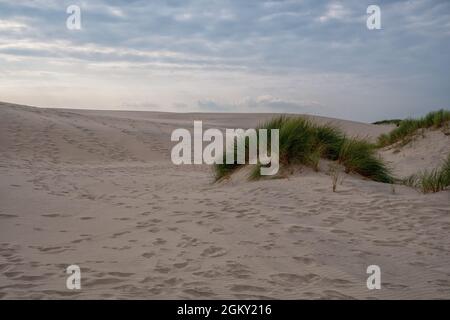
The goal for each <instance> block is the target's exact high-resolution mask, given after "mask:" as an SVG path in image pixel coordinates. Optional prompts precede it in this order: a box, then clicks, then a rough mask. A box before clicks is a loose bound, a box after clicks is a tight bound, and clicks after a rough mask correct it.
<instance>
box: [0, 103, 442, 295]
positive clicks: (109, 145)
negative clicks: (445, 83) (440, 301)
mask: <svg viewBox="0 0 450 320" xmlns="http://www.w3.org/2000/svg"><path fill="white" fill-rule="evenodd" d="M273 116H274V115H273V114H226V113H224V114H219V113H184V114H181V113H164V112H138V111H94V110H72V109H45V108H34V107H28V106H19V105H13V104H8V103H0V256H1V257H2V259H1V260H0V271H1V273H2V277H0V298H4V299H12V298H47V299H48V298H143V299H162V298H187V299H199V298H200V299H202V298H212V299H215V298H235V299H246V298H256V299H258V298H285V299H310V298H338V299H343V298H358V299H366V298H388V299H390V298H397V299H398V298H449V292H450V241H449V231H450V191H448V190H447V191H442V192H438V193H431V194H422V193H419V192H418V191H416V190H415V189H413V188H410V187H407V186H403V185H398V184H394V185H391V184H386V183H379V182H374V181H370V180H367V179H364V178H362V177H361V176H359V175H356V174H343V173H341V174H340V176H339V177H338V179H337V181H338V182H337V185H336V192H333V191H332V181H333V177H332V176H331V175H330V172H329V170H328V169H326V168H325V166H326V165H327V162H326V161H324V162H323V163H322V162H321V165H320V167H319V170H318V172H315V171H314V170H312V169H310V168H308V167H300V168H298V170H297V171H296V172H294V173H293V174H292V175H289V176H287V177H285V178H282V179H269V180H259V181H247V180H246V179H240V177H239V174H240V173H239V172H237V173H236V175H235V176H234V177H233V178H231V179H229V180H227V181H224V182H220V183H215V182H214V173H213V169H212V168H211V166H206V165H181V166H175V165H173V164H172V163H171V161H170V150H171V147H172V143H171V142H170V134H171V132H172V131H173V130H174V129H176V128H181V127H183V128H187V129H190V130H191V129H192V125H193V121H194V120H202V121H203V125H204V127H205V128H208V127H217V128H221V129H224V128H252V127H253V128H254V127H256V126H257V125H258V124H260V123H262V122H264V121H267V120H269V119H271V118H272V117H273ZM307 117H308V118H309V119H310V120H311V121H313V122H315V123H320V124H327V123H331V124H332V125H334V126H337V127H338V128H340V129H341V130H342V131H344V132H345V133H346V134H347V135H349V136H358V137H361V138H367V139H369V140H370V141H372V142H376V141H377V138H378V137H379V136H380V135H381V134H386V133H388V132H390V131H391V130H392V129H393V128H395V127H396V126H395V125H394V124H388V125H373V124H365V123H359V122H353V121H346V120H338V119H330V118H324V117H316V116H307ZM448 153H450V136H449V135H447V134H446V133H444V132H443V131H441V130H431V129H430V130H426V131H424V132H423V134H421V135H419V136H417V137H416V138H415V139H413V140H412V141H410V142H409V143H407V144H405V145H403V146H398V145H397V146H388V147H385V148H383V149H381V150H380V152H379V155H380V157H382V159H384V160H385V161H386V162H387V163H388V165H389V166H390V167H391V168H392V170H393V173H394V174H395V175H396V176H398V177H407V176H408V175H410V174H413V173H416V172H418V171H419V170H422V169H425V168H429V167H436V166H439V165H440V164H441V163H442V161H444V160H445V157H446V156H447V155H448ZM241 174H243V173H241ZM71 264H77V265H79V266H80V268H81V274H82V279H81V286H82V289H81V290H79V291H77V290H74V291H71V290H68V289H66V287H65V283H66V276H67V275H66V273H65V268H66V267H67V266H69V265H71ZM371 264H376V265H379V266H380V268H381V273H382V289H381V290H368V289H367V287H366V280H367V277H368V274H366V268H367V267H368V266H369V265H371Z"/></svg>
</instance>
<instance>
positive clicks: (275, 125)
mask: <svg viewBox="0 0 450 320" xmlns="http://www.w3.org/2000/svg"><path fill="white" fill-rule="evenodd" d="M258 129H268V136H269V137H268V141H270V129H279V130H280V131H279V137H280V140H279V143H280V145H279V147H280V148H279V150H280V154H279V158H280V168H282V167H283V166H289V165H306V166H309V167H311V168H313V169H314V170H316V171H318V170H319V162H320V159H328V160H332V161H338V162H339V163H341V164H343V165H344V166H345V168H346V171H347V172H355V173H358V174H360V175H362V176H365V177H367V178H369V179H372V180H375V181H379V182H386V183H392V182H393V178H392V176H391V174H390V171H389V169H388V168H387V166H386V165H385V164H384V162H383V161H382V160H381V159H380V158H379V157H377V155H376V149H375V146H374V145H373V144H370V143H369V142H367V141H364V140H358V139H350V138H347V137H345V135H344V134H343V133H342V132H341V131H340V130H339V129H337V128H334V127H332V126H330V125H316V124H313V123H312V122H311V121H309V120H307V119H305V118H302V117H289V118H288V117H285V116H280V117H276V118H273V119H271V120H269V121H267V122H266V123H264V124H262V125H261V126H259V127H258ZM269 150H270V146H269ZM235 152H236V151H235ZM239 166H240V165H238V164H230V165H227V164H217V165H216V166H215V168H216V178H217V179H220V178H222V177H224V176H227V175H229V174H230V173H232V172H233V171H234V170H235V169H237V168H238V167H239ZM259 168H260V167H259V165H258V166H255V168H254V170H252V172H251V176H250V178H251V179H257V178H259Z"/></svg>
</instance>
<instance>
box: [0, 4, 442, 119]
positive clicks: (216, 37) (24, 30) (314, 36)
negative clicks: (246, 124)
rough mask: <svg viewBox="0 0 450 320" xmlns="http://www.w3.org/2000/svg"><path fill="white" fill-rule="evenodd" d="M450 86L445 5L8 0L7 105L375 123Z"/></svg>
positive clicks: (407, 112) (0, 8) (412, 111)
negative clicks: (373, 21) (370, 22)
mask: <svg viewBox="0 0 450 320" xmlns="http://www.w3.org/2000/svg"><path fill="white" fill-rule="evenodd" d="M371 4H375V5H378V6H379V8H380V10H381V29H379V30H369V29H368V28H367V26H366V20H367V18H368V16H369V14H367V12H366V10H367V7H368V6H369V5H371ZM70 5H77V6H79V7H80V9H81V29H80V30H70V29H68V28H67V27H66V20H67V18H68V17H69V16H70V14H68V13H67V12H66V9H67V7H68V6H70ZM449 80H450V1H448V0H443V1H437V0H435V1H434V0H414V1H394V0H389V1H386V0H371V1H364V0H348V1H321V0H285V1H281V0H279V1H278V0H270V1H263V0H223V1H219V0H207V1H203V0H197V1H193V0H166V1H159V0H152V1H140V0H139V1H133V0H131V1H130V0H127V1H125V0H124V1H119V0H110V1H105V0H95V1H94V0H89V1H75V0H72V1H65V0H34V1H33V0H23V1H22V0H15V1H10V0H0V101H7V102H13V103H20V104H27V105H34V106H40V107H55V108H87V109H118V110H150V111H156V110H157V111H170V112H196V111H200V112H288V113H308V114H316V115H322V116H330V117H338V118H343V119H351V120H358V121H366V122H368V121H375V120H380V119H389V118H405V117H409V116H419V115H423V114H425V113H427V112H428V111H431V110H437V109H440V108H445V109H450V81H449Z"/></svg>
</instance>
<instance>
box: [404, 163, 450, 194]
mask: <svg viewBox="0 0 450 320" xmlns="http://www.w3.org/2000/svg"><path fill="white" fill-rule="evenodd" d="M403 183H404V184H406V185H408V186H411V187H414V188H418V189H419V190H421V191H422V192H423V193H430V192H439V191H442V190H445V189H447V188H448V187H449V186H450V154H449V155H448V157H447V159H446V160H445V162H444V163H443V165H442V166H441V167H439V168H435V169H432V170H425V171H422V172H419V173H418V174H414V175H411V176H409V177H408V178H406V179H405V180H404V181H403Z"/></svg>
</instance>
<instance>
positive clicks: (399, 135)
mask: <svg viewBox="0 0 450 320" xmlns="http://www.w3.org/2000/svg"><path fill="white" fill-rule="evenodd" d="M449 122H450V111H449V110H443V109H441V110H438V111H432V112H430V113H428V114H427V115H426V116H424V117H422V118H419V119H405V120H402V121H400V122H399V123H398V126H397V128H395V129H394V130H392V131H391V132H389V133H387V134H382V135H381V136H379V137H378V146H379V147H385V146H388V145H391V144H394V143H396V142H399V141H402V142H403V143H404V144H406V143H407V142H408V141H409V140H410V138H411V137H412V136H413V135H414V134H415V133H416V132H417V131H418V130H419V129H425V128H436V129H437V128H442V127H445V126H448V125H449Z"/></svg>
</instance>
